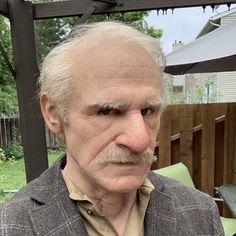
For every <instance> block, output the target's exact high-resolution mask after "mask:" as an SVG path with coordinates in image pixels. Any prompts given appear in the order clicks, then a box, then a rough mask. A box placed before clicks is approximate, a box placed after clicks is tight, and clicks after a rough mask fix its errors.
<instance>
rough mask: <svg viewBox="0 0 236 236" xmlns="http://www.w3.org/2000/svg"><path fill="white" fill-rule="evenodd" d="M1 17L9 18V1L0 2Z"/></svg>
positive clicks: (2, 0) (0, 0)
mask: <svg viewBox="0 0 236 236" xmlns="http://www.w3.org/2000/svg"><path fill="white" fill-rule="evenodd" d="M0 15H3V16H6V17H9V14H8V6H7V0H0Z"/></svg>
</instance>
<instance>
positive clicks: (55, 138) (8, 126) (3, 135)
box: [0, 118, 64, 148]
mask: <svg viewBox="0 0 236 236" xmlns="http://www.w3.org/2000/svg"><path fill="white" fill-rule="evenodd" d="M19 130H20V128H19V119H18V118H0V148H5V147H7V146H8V145H9V144H11V142H12V140H13V139H14V138H16V139H17V140H18V141H19V142H20V141H21V138H20V134H19ZM45 135H46V141H47V147H48V148H59V147H62V146H64V140H63V138H62V137H61V136H60V135H56V134H54V133H52V132H50V131H49V130H48V128H47V127H45ZM14 136H15V137H14Z"/></svg>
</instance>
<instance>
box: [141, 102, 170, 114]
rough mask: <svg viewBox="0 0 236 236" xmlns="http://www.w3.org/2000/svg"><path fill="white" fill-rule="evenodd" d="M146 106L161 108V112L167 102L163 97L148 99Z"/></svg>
mask: <svg viewBox="0 0 236 236" xmlns="http://www.w3.org/2000/svg"><path fill="white" fill-rule="evenodd" d="M146 106H147V107H149V106H150V107H153V108H154V109H157V110H159V113H160V114H161V113H162V112H163V111H164V110H165V108H166V104H165V102H164V101H163V100H162V99H151V100H148V101H146Z"/></svg>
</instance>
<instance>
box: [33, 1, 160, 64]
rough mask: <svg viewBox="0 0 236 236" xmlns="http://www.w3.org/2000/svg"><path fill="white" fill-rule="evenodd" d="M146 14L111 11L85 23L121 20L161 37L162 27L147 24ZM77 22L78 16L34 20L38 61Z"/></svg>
mask: <svg viewBox="0 0 236 236" xmlns="http://www.w3.org/2000/svg"><path fill="white" fill-rule="evenodd" d="M35 2H38V0H35ZM41 2H42V0H41ZM44 2H45V1H44ZM47 2H48V1H47ZM146 16H148V11H139V12H126V13H113V14H110V15H105V14H102V15H92V16H90V17H89V18H88V20H87V23H93V22H100V21H108V20H115V21H122V22H126V23H128V24H130V25H132V26H134V27H135V28H137V29H138V30H140V31H142V32H143V33H145V34H147V35H150V36H152V37H155V38H161V36H162V33H163V31H162V29H155V28H153V27H150V26H148V23H147V21H146V20H145V17H146ZM78 22H79V17H68V18H60V19H47V20H41V21H37V22H36V31H37V47H38V56H39V61H40V62H41V61H42V59H43V58H44V56H45V55H46V54H47V53H48V52H49V51H50V50H51V49H52V48H53V47H55V45H57V44H58V43H59V42H60V41H61V40H62V39H63V38H64V37H66V35H67V34H68V33H69V32H70V30H71V28H72V27H73V26H74V25H76V24H77V23H78Z"/></svg>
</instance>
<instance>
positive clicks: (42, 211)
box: [29, 157, 88, 236]
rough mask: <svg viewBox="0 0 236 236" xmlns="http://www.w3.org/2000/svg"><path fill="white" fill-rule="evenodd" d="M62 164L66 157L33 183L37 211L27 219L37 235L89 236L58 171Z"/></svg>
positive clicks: (31, 213)
mask: <svg viewBox="0 0 236 236" xmlns="http://www.w3.org/2000/svg"><path fill="white" fill-rule="evenodd" d="M65 162H66V159H65V157H63V158H61V159H59V160H58V161H57V162H56V163H55V164H54V165H53V166H52V167H50V168H49V169H48V170H46V171H45V172H44V173H43V174H42V175H41V176H40V177H39V178H38V179H37V180H36V182H35V183H34V186H35V187H34V191H33V193H32V196H31V199H32V200H33V201H35V203H36V207H35V209H34V210H31V211H30V212H29V215H30V219H31V222H32V225H33V226H34V229H35V234H37V235H44V236H46V235H63V236H64V235H65V236H67V235H68V236H70V235H72V236H73V235H83V236H84V235H86V236H87V235H88V233H87V231H86V228H85V224H84V222H83V219H82V217H81V215H80V213H79V210H78V207H77V205H76V202H75V201H73V200H71V199H70V198H69V193H68V190H67V187H66V184H65V182H64V179H63V177H62V173H61V169H62V168H63V166H64V165H65ZM45 183H46V184H45Z"/></svg>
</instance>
